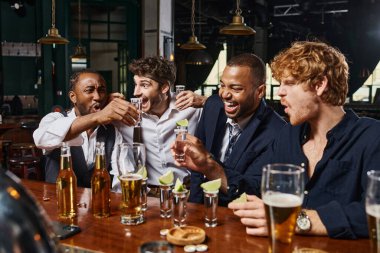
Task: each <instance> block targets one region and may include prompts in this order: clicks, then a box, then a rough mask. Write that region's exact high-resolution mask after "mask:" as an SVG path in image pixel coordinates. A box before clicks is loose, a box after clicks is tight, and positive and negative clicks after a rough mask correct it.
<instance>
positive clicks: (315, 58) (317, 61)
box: [270, 41, 349, 106]
mask: <svg viewBox="0 0 380 253" xmlns="http://www.w3.org/2000/svg"><path fill="white" fill-rule="evenodd" d="M270 66H271V69H272V75H273V78H275V79H276V80H278V81H280V82H281V79H283V78H285V77H289V76H290V77H292V78H294V79H295V80H296V81H297V83H299V84H304V85H305V86H306V87H307V88H308V89H313V88H314V87H315V86H316V84H317V83H319V82H321V81H322V80H323V78H324V77H326V78H327V80H328V89H327V90H326V92H324V93H323V94H322V96H321V99H322V101H324V102H325V103H328V104H331V105H334V106H340V105H343V104H344V102H345V100H346V96H347V92H348V78H349V68H348V64H347V61H346V58H345V56H344V55H343V54H342V53H341V52H340V51H339V50H338V49H336V48H333V47H332V46H329V45H327V44H325V43H322V42H311V41H299V42H295V43H293V44H292V46H291V47H290V48H287V49H285V50H283V51H281V52H280V53H279V54H278V55H277V56H275V58H274V59H273V61H272V63H271V64H270Z"/></svg>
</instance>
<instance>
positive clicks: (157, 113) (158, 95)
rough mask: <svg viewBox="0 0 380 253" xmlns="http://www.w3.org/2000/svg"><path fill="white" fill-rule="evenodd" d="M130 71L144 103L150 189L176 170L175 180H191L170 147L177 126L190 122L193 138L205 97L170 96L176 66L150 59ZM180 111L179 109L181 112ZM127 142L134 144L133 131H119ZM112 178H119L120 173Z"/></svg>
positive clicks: (115, 184) (135, 63) (185, 93)
mask: <svg viewBox="0 0 380 253" xmlns="http://www.w3.org/2000/svg"><path fill="white" fill-rule="evenodd" d="M129 70H130V71H131V72H132V73H133V74H134V82H135V90H134V96H135V97H138V98H141V99H142V108H141V110H142V113H141V114H142V120H141V128H142V142H143V143H144V144H145V146H146V152H147V156H146V167H147V171H148V185H149V186H150V187H151V188H154V187H155V186H157V185H158V184H159V183H158V177H159V176H161V175H163V174H164V173H165V172H167V171H168V170H173V172H174V177H175V179H176V178H179V179H181V180H182V181H183V180H185V181H186V177H187V176H190V174H189V172H188V171H187V170H186V168H181V167H178V166H176V165H175V164H174V159H173V157H172V155H171V151H170V144H171V143H172V142H173V141H174V140H175V137H176V135H175V133H174V129H176V122H177V121H179V120H182V119H187V120H188V121H189V126H188V131H189V133H192V134H194V132H195V129H196V127H197V124H198V120H199V117H200V115H201V111H202V109H196V108H194V107H202V106H203V103H204V102H205V97H202V96H199V95H195V94H194V93H192V92H190V91H183V92H181V93H180V94H178V95H177V97H175V95H174V94H173V93H171V92H170V90H171V87H172V86H173V85H174V82H175V78H176V68H175V66H174V64H173V63H172V62H170V61H168V60H166V59H163V58H160V57H147V58H141V59H138V60H135V61H133V62H132V63H131V64H130V65H129ZM190 106H191V107H190ZM178 108H180V109H178ZM119 130H120V131H121V133H122V135H123V137H124V139H125V140H126V141H127V142H132V141H133V128H132V127H121V128H119ZM111 174H114V175H118V172H117V170H113V171H112V172H111ZM119 184H120V183H119V180H117V178H116V177H114V180H113V184H112V185H113V189H114V190H117V188H118V185H119Z"/></svg>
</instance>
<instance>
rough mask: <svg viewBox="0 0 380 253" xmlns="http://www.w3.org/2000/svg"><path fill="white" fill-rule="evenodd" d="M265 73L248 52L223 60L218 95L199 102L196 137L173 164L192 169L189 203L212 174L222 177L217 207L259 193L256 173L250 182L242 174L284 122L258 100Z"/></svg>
mask: <svg viewBox="0 0 380 253" xmlns="http://www.w3.org/2000/svg"><path fill="white" fill-rule="evenodd" d="M265 73H266V72H265V65H264V63H263V61H262V60H261V59H260V58H259V57H257V56H256V55H254V54H242V55H238V56H236V57H234V58H232V59H231V60H230V61H229V62H228V63H227V66H226V68H225V69H224V71H223V75H222V76H221V80H220V83H221V84H220V89H219V96H217V95H213V96H211V97H210V98H209V99H208V100H207V101H206V104H205V106H204V109H203V113H202V117H201V120H200V122H199V125H198V128H197V131H196V136H197V137H198V138H199V139H197V138H195V137H193V136H188V138H187V139H188V145H187V147H186V148H185V152H186V159H185V162H179V164H180V165H181V166H183V167H188V168H189V169H191V170H192V175H191V190H190V199H189V200H190V201H192V202H202V201H203V190H202V189H201V188H200V184H201V183H203V182H205V181H208V180H213V179H217V178H221V179H222V187H221V190H220V194H219V198H220V200H219V204H220V205H226V204H228V202H230V201H231V200H233V199H234V198H236V197H238V196H239V194H241V193H243V192H246V193H250V194H258V193H259V188H260V187H259V185H260V180H261V175H258V180H255V181H247V180H246V179H245V177H244V175H245V173H246V172H247V168H248V166H249V164H251V163H252V162H253V161H254V160H255V159H256V158H257V157H259V156H260V155H261V154H262V153H263V152H264V151H265V150H266V147H267V146H268V145H269V144H270V143H271V141H272V140H273V138H274V136H275V135H276V132H277V131H278V130H279V129H280V128H281V127H282V126H283V125H284V124H285V121H284V120H283V119H282V118H281V117H280V116H279V115H278V114H277V113H276V112H274V111H273V110H272V109H271V108H270V107H268V106H267V104H266V103H265V101H264V98H263V97H264V95H265V88H266V87H265V80H266V76H265ZM233 126H234V127H235V128H236V129H237V130H234V129H233V128H234V127H233ZM231 129H232V130H231ZM233 136H235V137H233ZM236 137H237V138H236ZM234 139H235V140H234ZM232 142H233V143H232ZM202 143H203V145H204V146H205V147H203V145H202ZM231 144H233V145H231ZM206 149H207V150H206ZM187 150H188V151H189V152H188V151H187ZM173 151H175V147H173ZM210 153H211V154H210Z"/></svg>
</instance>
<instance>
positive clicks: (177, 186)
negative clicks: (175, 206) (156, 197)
mask: <svg viewBox="0 0 380 253" xmlns="http://www.w3.org/2000/svg"><path fill="white" fill-rule="evenodd" d="M174 191H175V192H184V191H186V187H185V186H184V185H183V183H182V181H181V180H180V179H179V178H177V180H176V181H175V185H174Z"/></svg>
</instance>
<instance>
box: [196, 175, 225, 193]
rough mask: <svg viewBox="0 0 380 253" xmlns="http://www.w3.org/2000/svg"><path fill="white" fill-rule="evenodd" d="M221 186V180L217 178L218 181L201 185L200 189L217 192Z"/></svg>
mask: <svg viewBox="0 0 380 253" xmlns="http://www.w3.org/2000/svg"><path fill="white" fill-rule="evenodd" d="M221 185H222V179H220V178H218V179H215V180H212V181H208V182H206V183H203V184H201V187H202V188H203V190H205V191H208V192H215V191H218V190H219V188H220V186H221Z"/></svg>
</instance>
